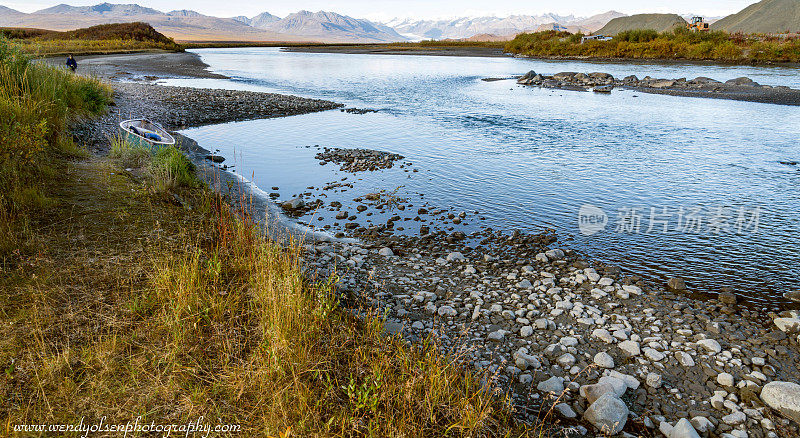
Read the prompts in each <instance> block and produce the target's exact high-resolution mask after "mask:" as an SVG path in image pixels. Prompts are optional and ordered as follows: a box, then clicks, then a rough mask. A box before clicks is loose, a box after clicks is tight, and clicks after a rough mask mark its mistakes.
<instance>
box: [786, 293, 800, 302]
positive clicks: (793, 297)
mask: <svg viewBox="0 0 800 438" xmlns="http://www.w3.org/2000/svg"><path fill="white" fill-rule="evenodd" d="M783 297H784V298H786V299H787V300H792V301H797V302H800V290H793V291H789V292H784V293H783Z"/></svg>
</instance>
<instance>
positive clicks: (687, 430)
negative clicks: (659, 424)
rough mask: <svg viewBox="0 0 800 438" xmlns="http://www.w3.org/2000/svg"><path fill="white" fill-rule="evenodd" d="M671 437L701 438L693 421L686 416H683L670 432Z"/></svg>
mask: <svg viewBox="0 0 800 438" xmlns="http://www.w3.org/2000/svg"><path fill="white" fill-rule="evenodd" d="M668 436H669V438H700V434H698V433H697V431H696V430H695V429H694V426H692V423H690V422H689V420H687V419H686V418H681V419H680V420H678V422H677V423H675V427H673V428H672V431H671V432H670V433H669V435H668Z"/></svg>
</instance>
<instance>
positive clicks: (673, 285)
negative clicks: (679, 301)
mask: <svg viewBox="0 0 800 438" xmlns="http://www.w3.org/2000/svg"><path fill="white" fill-rule="evenodd" d="M667 289H669V290H671V291H673V292H683V291H685V290H686V282H685V281H684V280H683V279H682V278H680V277H673V278H670V279H669V281H667Z"/></svg>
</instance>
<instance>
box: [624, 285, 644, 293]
mask: <svg viewBox="0 0 800 438" xmlns="http://www.w3.org/2000/svg"><path fill="white" fill-rule="evenodd" d="M622 289H623V290H624V291H626V292H628V293H631V294H634V295H641V294H642V289H641V288H640V287H639V286H633V285H630V284H626V285H623V286H622Z"/></svg>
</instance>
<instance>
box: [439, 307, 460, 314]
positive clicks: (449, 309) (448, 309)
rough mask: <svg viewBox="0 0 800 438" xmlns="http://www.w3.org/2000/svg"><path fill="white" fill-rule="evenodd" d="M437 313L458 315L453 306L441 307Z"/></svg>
mask: <svg viewBox="0 0 800 438" xmlns="http://www.w3.org/2000/svg"><path fill="white" fill-rule="evenodd" d="M437 313H439V316H456V315H458V312H457V311H456V309H454V308H453V307H452V306H442V307H439V310H437Z"/></svg>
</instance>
